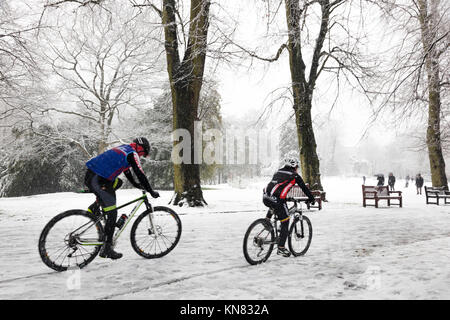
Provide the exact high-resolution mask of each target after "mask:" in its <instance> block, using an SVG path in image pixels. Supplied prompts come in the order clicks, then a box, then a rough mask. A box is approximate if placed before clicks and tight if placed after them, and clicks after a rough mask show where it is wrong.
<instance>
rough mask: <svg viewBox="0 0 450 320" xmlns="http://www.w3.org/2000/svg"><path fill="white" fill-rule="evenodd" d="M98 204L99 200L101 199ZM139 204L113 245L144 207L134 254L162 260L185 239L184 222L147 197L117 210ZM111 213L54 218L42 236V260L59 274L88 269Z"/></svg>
mask: <svg viewBox="0 0 450 320" xmlns="http://www.w3.org/2000/svg"><path fill="white" fill-rule="evenodd" d="M97 201H98V200H97ZM132 203H136V205H135V206H134V208H133V210H132V211H131V213H130V214H129V216H128V219H126V221H125V223H124V224H123V226H121V228H117V227H116V230H115V233H114V238H113V246H114V245H116V243H117V241H118V239H119V238H120V236H121V235H122V233H123V231H124V230H125V229H126V227H127V226H128V225H129V223H130V221H131V220H132V219H133V217H134V216H135V214H136V213H137V211H138V210H139V208H140V207H141V206H142V204H145V207H146V210H145V211H144V212H142V213H141V214H140V215H139V216H138V217H137V218H136V221H135V222H134V223H133V226H132V227H131V232H130V241H131V246H132V247H133V249H134V251H135V252H136V253H137V254H138V255H140V256H142V257H144V258H147V259H154V258H160V257H163V256H165V255H166V254H168V253H169V252H170V251H172V250H173V249H174V248H175V246H176V245H177V244H178V241H179V240H180V237H181V220H180V218H179V217H178V215H177V213H176V212H175V211H173V210H172V209H170V208H167V207H162V206H157V207H153V206H152V205H151V204H150V202H149V201H148V198H147V194H146V192H145V191H142V196H141V197H139V198H137V199H135V200H132V201H130V202H127V203H125V204H123V205H121V206H118V207H117V210H119V209H121V208H124V207H126V206H128V205H130V204H132ZM106 215H107V213H105V212H103V210H100V209H98V210H95V211H93V212H89V211H85V210H68V211H65V212H62V213H60V214H58V215H57V216H55V217H54V218H53V219H51V220H50V221H49V222H48V223H47V224H46V226H45V227H44V229H43V230H42V232H41V235H40V237H39V245H38V247H39V254H40V256H41V259H42V261H43V262H44V263H45V264H46V265H47V266H48V267H50V268H52V269H54V270H56V271H65V270H67V269H69V268H79V269H81V268H84V267H85V266H87V265H88V264H89V263H90V262H92V260H94V258H95V257H96V256H97V254H98V253H99V251H100V248H101V247H102V245H103V243H104V240H105V238H106V235H105V231H104V226H105V223H106Z"/></svg>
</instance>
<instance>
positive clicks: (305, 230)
mask: <svg viewBox="0 0 450 320" xmlns="http://www.w3.org/2000/svg"><path fill="white" fill-rule="evenodd" d="M311 240H312V225H311V221H310V220H309V218H308V217H306V216H303V217H302V219H295V220H294V223H292V225H291V227H290V229H289V238H288V245H289V250H290V251H291V253H292V254H293V255H294V256H295V257H298V256H302V255H304V254H305V253H306V251H308V249H309V246H310V245H311Z"/></svg>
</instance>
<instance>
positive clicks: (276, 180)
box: [263, 157, 315, 257]
mask: <svg viewBox="0 0 450 320" xmlns="http://www.w3.org/2000/svg"><path fill="white" fill-rule="evenodd" d="M298 166H299V161H298V159H296V158H293V157H287V158H285V159H284V167H283V168H281V169H279V170H278V171H277V172H275V174H274V175H273V177H272V181H270V182H269V184H268V185H267V187H266V188H265V189H264V194H263V203H264V205H266V206H267V207H269V208H273V209H274V212H275V215H276V216H277V218H278V219H279V220H280V223H281V231H280V239H279V241H278V250H277V254H279V255H282V256H283V257H289V256H290V255H291V253H290V252H289V250H288V249H286V248H285V247H284V245H285V243H286V239H287V235H288V227H289V211H288V207H287V205H286V197H287V194H288V192H289V190H290V189H291V188H292V187H293V186H294V185H296V184H297V185H298V186H299V187H300V188H301V189H302V190H303V192H304V193H305V194H306V196H307V197H308V202H309V203H311V204H314V202H315V199H314V196H313V195H312V193H311V191H310V190H309V189H308V187H307V186H306V185H305V183H304V182H303V179H302V177H300V175H299V174H298V173H297V172H298ZM266 217H267V218H270V214H268V215H267V216H266Z"/></svg>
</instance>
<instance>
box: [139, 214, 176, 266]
mask: <svg viewBox="0 0 450 320" xmlns="http://www.w3.org/2000/svg"><path fill="white" fill-rule="evenodd" d="M149 214H150V215H151V219H150V217H149ZM180 237H181V220H180V218H179V217H178V215H177V213H176V212H175V211H173V210H172V209H170V208H167V207H154V208H153V212H150V210H146V211H144V212H143V213H142V214H141V215H140V216H139V217H138V218H137V219H136V221H135V222H134V224H133V227H132V228H131V233H130V240H131V246H132V247H133V249H134V251H136V253H137V254H138V255H140V256H142V257H144V258H147V259H154V258H160V257H162V256H165V255H166V254H168V253H169V252H170V251H172V250H173V248H175V246H176V245H177V243H178V241H179V240H180Z"/></svg>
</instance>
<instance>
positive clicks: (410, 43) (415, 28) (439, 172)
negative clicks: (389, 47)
mask: <svg viewBox="0 0 450 320" xmlns="http://www.w3.org/2000/svg"><path fill="white" fill-rule="evenodd" d="M377 5H379V7H380V8H381V9H382V10H383V12H384V14H385V15H386V17H387V18H388V21H389V24H390V25H392V28H393V31H394V32H395V34H396V36H397V37H399V38H400V44H399V45H398V46H397V47H394V48H393V49H394V53H395V54H394V58H393V59H392V60H390V61H389V62H390V63H391V64H392V66H388V67H387V68H386V72H385V74H386V75H387V76H388V77H389V78H390V79H392V80H391V81H386V82H384V83H385V86H384V87H382V89H381V90H383V91H384V92H386V94H385V95H386V97H385V100H384V103H383V105H382V106H381V108H380V109H379V110H383V109H384V108H386V106H394V107H393V108H394V110H396V111H397V112H398V113H399V114H400V117H399V118H400V120H404V119H405V117H409V118H413V119H420V117H419V116H420V115H421V113H422V110H426V118H428V119H427V124H426V126H424V129H425V128H426V139H425V143H426V148H427V150H428V157H429V163H430V172H431V180H432V185H433V186H445V187H447V188H448V180H447V177H446V172H445V160H444V150H445V148H446V145H445V144H446V143H447V144H448V132H449V131H448V130H449V127H448V122H449V120H450V117H449V108H448V103H449V100H448V92H449V90H448V89H449V83H450V81H449V72H448V71H449V70H448V68H449V58H450V54H449V50H448V44H449V40H450V27H449V26H450V19H449V15H448V13H449V10H450V5H449V3H448V1H440V0H408V1H392V0H383V1H380V2H377ZM424 107H426V108H424ZM447 148H448V146H447Z"/></svg>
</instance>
